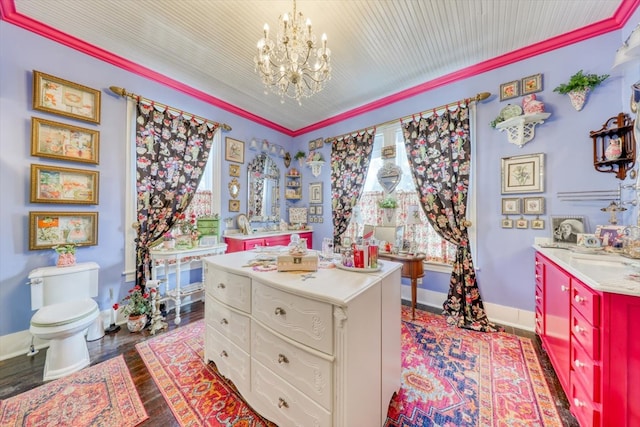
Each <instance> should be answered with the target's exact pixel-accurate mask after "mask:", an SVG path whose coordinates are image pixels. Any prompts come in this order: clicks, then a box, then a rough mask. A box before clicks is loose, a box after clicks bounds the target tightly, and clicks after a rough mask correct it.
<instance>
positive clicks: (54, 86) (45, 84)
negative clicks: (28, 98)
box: [33, 70, 100, 124]
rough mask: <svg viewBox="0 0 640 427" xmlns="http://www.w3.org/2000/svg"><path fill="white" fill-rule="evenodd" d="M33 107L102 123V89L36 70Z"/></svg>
mask: <svg viewBox="0 0 640 427" xmlns="http://www.w3.org/2000/svg"><path fill="white" fill-rule="evenodd" d="M33 109H34V110H38V111H45V112H47V113H53V114H58V115H61V116H65V117H70V118H72V119H78V120H84V121H87V122H91V123H95V124H100V91H99V90H96V89H92V88H90V87H87V86H82V85H80V84H77V83H72V82H70V81H68V80H64V79H61V78H59V77H54V76H51V75H49V74H45V73H42V72H40V71H36V70H34V71H33Z"/></svg>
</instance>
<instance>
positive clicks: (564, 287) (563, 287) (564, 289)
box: [560, 285, 569, 292]
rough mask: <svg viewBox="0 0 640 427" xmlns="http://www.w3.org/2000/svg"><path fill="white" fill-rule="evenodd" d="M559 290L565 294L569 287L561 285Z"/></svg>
mask: <svg viewBox="0 0 640 427" xmlns="http://www.w3.org/2000/svg"><path fill="white" fill-rule="evenodd" d="M560 290H561V291H562V292H567V291H568V290H569V287H568V286H565V285H562V286H560Z"/></svg>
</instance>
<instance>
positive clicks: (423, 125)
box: [403, 106, 498, 331]
mask: <svg viewBox="0 0 640 427" xmlns="http://www.w3.org/2000/svg"><path fill="white" fill-rule="evenodd" d="M403 130H404V138H405V147H406V149H407V158H408V160H409V162H410V164H411V170H412V172H413V177H414V181H415V183H416V186H417V189H418V193H419V194H420V203H421V204H422V206H423V208H424V211H425V213H426V216H427V219H428V220H429V222H430V223H431V226H432V227H433V228H434V229H435V230H436V231H437V232H438V233H439V234H440V235H441V236H442V238H444V239H446V240H447V241H449V242H451V243H453V244H455V245H456V246H457V252H456V259H455V261H454V263H453V271H452V273H451V280H450V286H449V294H448V296H447V300H446V301H445V303H444V305H443V308H444V314H445V315H446V316H447V321H448V322H449V323H451V324H455V325H457V326H459V327H464V328H468V329H474V330H479V331H496V330H498V329H497V328H496V326H495V325H493V324H492V323H491V322H489V320H488V318H487V315H486V313H485V310H484V305H483V303H482V298H481V297H480V290H479V289H478V284H477V282H476V275H475V269H474V267H473V259H472V256H471V248H470V245H469V234H468V232H467V221H466V218H465V216H466V212H467V201H468V199H467V194H468V189H469V172H470V167H471V154H470V153H471V138H470V130H469V107H468V106H458V108H457V109H456V110H455V111H450V110H448V109H446V110H445V111H444V112H442V114H439V115H438V114H434V115H432V116H429V117H426V118H424V117H420V118H416V119H414V120H412V121H411V122H408V123H403Z"/></svg>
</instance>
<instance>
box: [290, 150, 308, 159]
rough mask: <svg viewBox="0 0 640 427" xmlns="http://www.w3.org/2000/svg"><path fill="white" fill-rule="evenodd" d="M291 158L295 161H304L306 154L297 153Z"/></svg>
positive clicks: (302, 152)
mask: <svg viewBox="0 0 640 427" xmlns="http://www.w3.org/2000/svg"><path fill="white" fill-rule="evenodd" d="M293 157H294V158H296V159H304V158H305V157H307V154H306V153H305V152H304V151H298V152H297V153H296V155H295V156H293Z"/></svg>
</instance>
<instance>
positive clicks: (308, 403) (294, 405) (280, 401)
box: [251, 358, 333, 427]
mask: <svg viewBox="0 0 640 427" xmlns="http://www.w3.org/2000/svg"><path fill="white" fill-rule="evenodd" d="M251 386H252V392H253V396H254V397H255V399H254V401H253V402H252V406H253V407H254V408H255V409H256V410H257V411H258V413H260V414H261V415H263V416H265V417H266V418H268V419H269V420H271V421H273V422H275V423H276V424H277V425H279V426H314V427H315V426H317V427H331V425H332V423H333V421H332V417H331V412H329V411H327V410H326V409H324V408H323V407H322V406H320V405H318V404H317V403H316V402H314V401H313V400H311V399H310V398H309V397H307V396H306V395H305V394H304V393H302V392H301V391H300V390H298V389H296V388H295V387H294V386H292V385H291V384H288V383H287V382H286V381H284V380H283V379H282V378H280V377H278V376H277V375H276V374H274V373H273V372H271V371H270V370H269V369H268V368H266V367H265V366H264V365H262V364H261V363H260V362H258V361H256V360H255V359H253V358H252V359H251Z"/></svg>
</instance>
